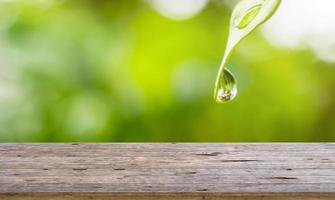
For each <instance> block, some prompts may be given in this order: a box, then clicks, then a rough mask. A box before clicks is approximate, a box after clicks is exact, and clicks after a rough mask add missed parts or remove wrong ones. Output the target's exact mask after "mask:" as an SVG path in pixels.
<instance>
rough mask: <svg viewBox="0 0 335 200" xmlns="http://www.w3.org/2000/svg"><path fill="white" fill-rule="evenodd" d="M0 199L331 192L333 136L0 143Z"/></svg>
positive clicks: (327, 195)
mask: <svg viewBox="0 0 335 200" xmlns="http://www.w3.org/2000/svg"><path fill="white" fill-rule="evenodd" d="M2 199H10V200H11V199H13V200H17V199H55V200H58V199H75V200H77V199H84V200H85V199H116V200H128V199H139V200H142V199H170V200H171V199H190V200H191V199H192V200H193V199H199V200H200V199H209V200H212V199H213V200H214V199H224V200H230V199H231V200H232V199H234V200H240V199H250V200H254V199H263V200H266V199H277V200H282V199H288V200H290V199H335V143H154V144H148V143H99V144H97V143H74V144H71V143H54V144H46V143H41V144H39V143H34V144H10V143H7V144H0V200H2Z"/></svg>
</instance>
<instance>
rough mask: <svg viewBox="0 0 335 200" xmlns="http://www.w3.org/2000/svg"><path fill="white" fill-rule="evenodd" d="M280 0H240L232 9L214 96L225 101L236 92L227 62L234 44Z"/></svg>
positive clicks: (260, 21)
mask: <svg viewBox="0 0 335 200" xmlns="http://www.w3.org/2000/svg"><path fill="white" fill-rule="evenodd" d="M280 2H281V0H241V1H240V2H239V3H238V4H237V5H236V7H235V8H234V10H233V13H232V16H231V23H230V28H229V34H228V41H227V45H226V50H225V53H224V55H223V58H222V62H221V65H220V69H219V72H218V75H217V78H216V81H215V89H214V98H215V100H216V101H217V102H220V103H222V102H227V101H230V100H232V99H234V97H235V96H236V94H237V88H236V83H235V78H234V76H233V74H232V73H231V72H230V71H228V69H227V66H226V65H227V63H228V60H229V57H230V55H231V53H232V51H233V50H234V48H235V47H236V45H237V44H238V43H239V42H240V41H241V40H242V39H243V38H245V37H246V36H247V35H248V34H250V33H251V31H252V30H254V29H255V28H257V27H258V26H259V25H261V24H263V23H264V22H265V21H266V20H268V19H269V18H270V17H271V16H272V15H273V13H274V12H275V11H276V10H277V8H278V6H279V4H280Z"/></svg>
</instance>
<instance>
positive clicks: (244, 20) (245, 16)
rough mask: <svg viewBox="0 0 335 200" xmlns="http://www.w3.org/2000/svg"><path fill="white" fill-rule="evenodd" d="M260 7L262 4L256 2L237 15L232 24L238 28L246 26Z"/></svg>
mask: <svg viewBox="0 0 335 200" xmlns="http://www.w3.org/2000/svg"><path fill="white" fill-rule="evenodd" d="M261 8H262V4H257V5H254V6H253V7H251V8H249V9H248V10H247V11H245V12H244V13H242V14H240V15H237V16H236V17H235V18H234V26H235V27H237V28H239V29H242V28H245V27H246V26H248V25H249V24H250V22H252V21H253V19H255V17H256V16H257V15H258V13H259V11H260V10H261Z"/></svg>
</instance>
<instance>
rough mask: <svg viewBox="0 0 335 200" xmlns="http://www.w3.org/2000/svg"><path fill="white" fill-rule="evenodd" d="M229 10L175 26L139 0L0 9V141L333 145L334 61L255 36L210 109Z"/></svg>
mask: <svg viewBox="0 0 335 200" xmlns="http://www.w3.org/2000/svg"><path fill="white" fill-rule="evenodd" d="M231 2H235V1H230V3H229V2H228V3H227V2H224V1H218V0H214V1H208V2H206V5H205V6H203V8H202V9H201V11H199V12H198V13H197V14H196V15H195V14H194V16H187V17H185V16H182V17H180V16H177V17H176V18H178V19H177V20H176V19H175V18H174V17H173V16H172V15H171V16H172V17H170V18H169V17H166V16H164V14H161V13H162V12H163V13H164V11H162V12H160V11H159V10H157V5H156V6H155V5H154V4H153V3H152V2H150V1H144V0H122V1H116V0H115V1H114V0H99V1H94V0H62V1H51V0H40V1H37V0H36V1H28V0H27V1H23V0H22V1H9V0H7V1H0V141H1V142H36V141H39V142H58V141H59V142H60V141H83V142H84V141H91V142H96V141H101V142H103V141H106V142H142V141H143V142H144V141H145V142H169V141H174V142H235V141H236V142H247V141H248V142H272V141H302V142H305V141H335V89H334V88H335V64H334V62H330V61H325V60H323V59H320V58H319V57H318V56H316V54H315V53H314V52H313V51H312V50H311V49H310V48H308V47H306V48H288V47H284V46H278V45H274V44H273V43H271V42H269V39H267V38H266V37H264V34H262V32H261V29H259V30H257V31H255V32H253V33H252V34H251V35H250V36H249V37H248V38H247V39H246V40H243V42H242V43H241V45H240V46H239V47H238V48H237V49H236V51H235V52H234V53H233V56H232V58H231V60H230V69H231V71H233V73H234V74H235V77H236V79H237V81H238V89H239V93H238V96H237V98H236V99H235V100H234V101H232V102H229V103H226V104H217V103H215V101H214V100H213V87H214V81H215V78H216V73H217V70H218V67H219V64H220V61H221V58H222V55H223V52H224V48H225V44H226V39H227V32H228V22H229V16H230V13H231V8H232V7H231V6H232V3H231ZM179 17H180V18H179ZM183 17H184V18H185V19H181V18H183Z"/></svg>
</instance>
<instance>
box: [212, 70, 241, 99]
mask: <svg viewBox="0 0 335 200" xmlns="http://www.w3.org/2000/svg"><path fill="white" fill-rule="evenodd" d="M236 94H237V87H236V82H235V78H234V75H233V74H232V73H231V72H230V71H229V70H228V69H227V68H225V69H224V70H223V71H222V73H221V74H220V76H219V80H218V82H217V85H216V86H215V92H214V95H215V96H214V98H215V100H216V102H219V103H224V102H228V101H230V100H233V99H234V98H235V96H236Z"/></svg>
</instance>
